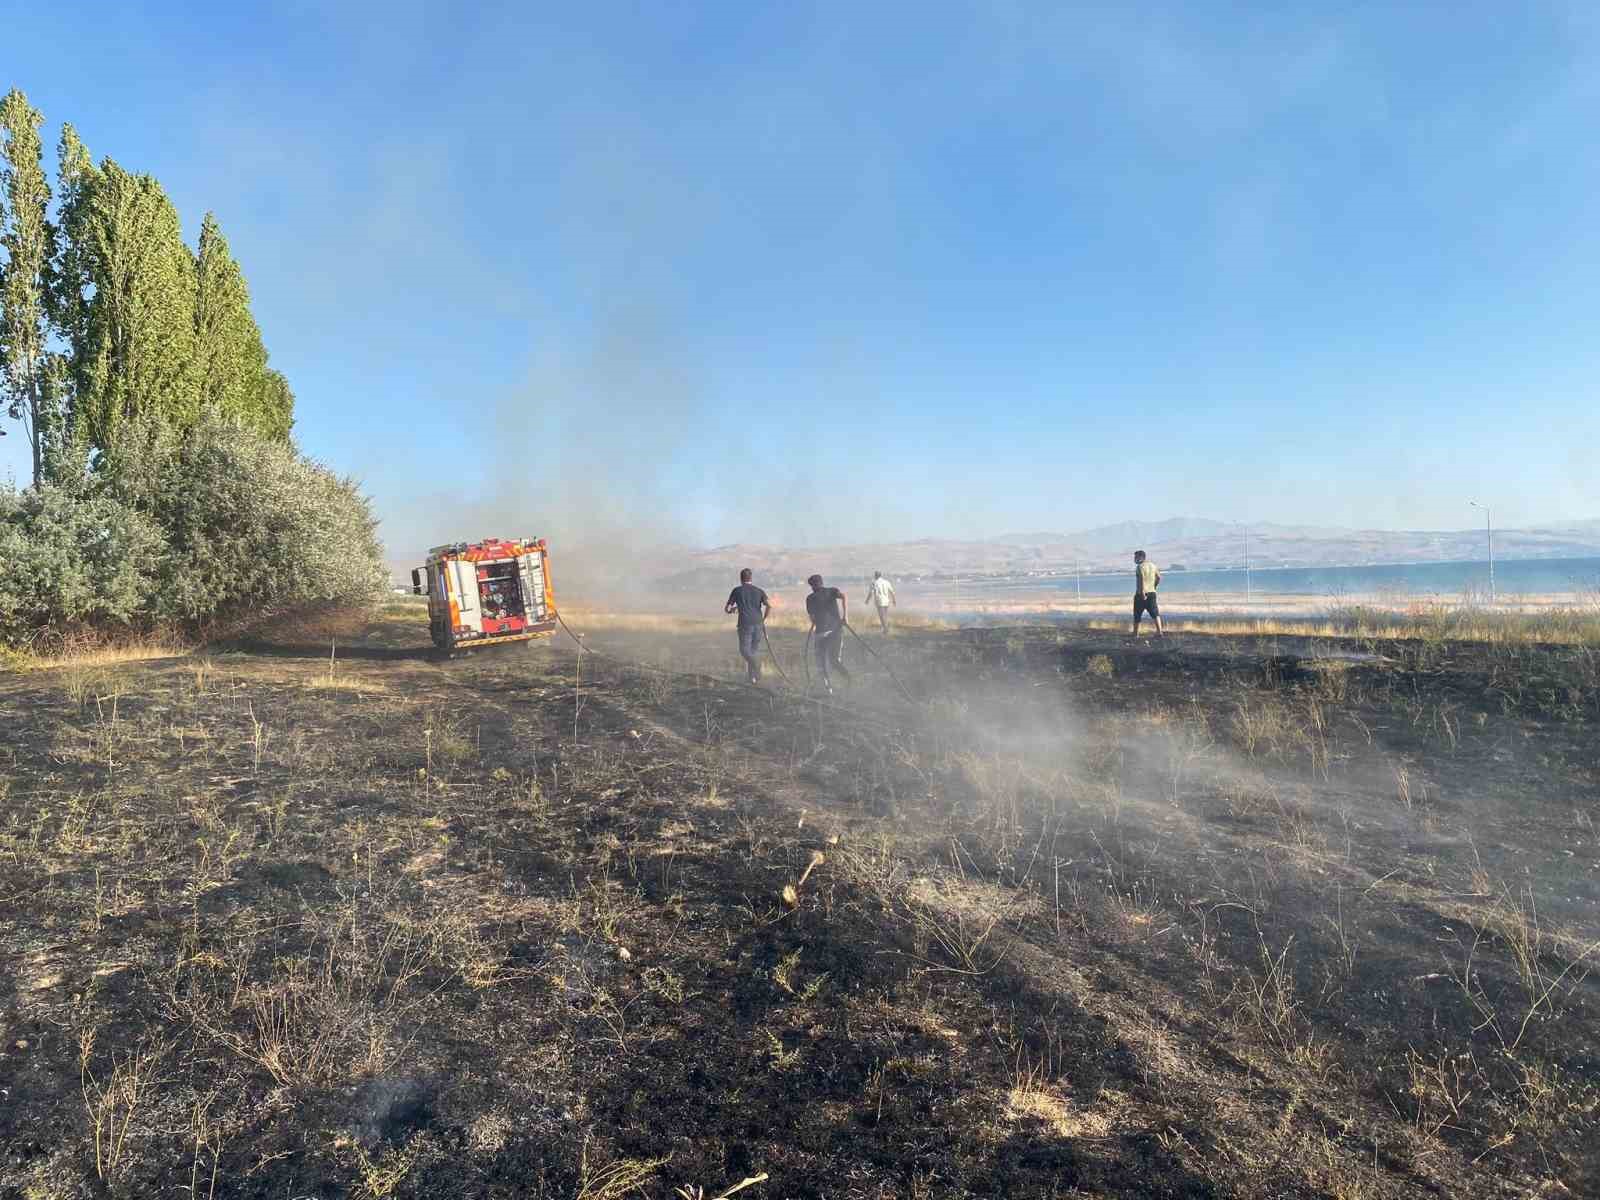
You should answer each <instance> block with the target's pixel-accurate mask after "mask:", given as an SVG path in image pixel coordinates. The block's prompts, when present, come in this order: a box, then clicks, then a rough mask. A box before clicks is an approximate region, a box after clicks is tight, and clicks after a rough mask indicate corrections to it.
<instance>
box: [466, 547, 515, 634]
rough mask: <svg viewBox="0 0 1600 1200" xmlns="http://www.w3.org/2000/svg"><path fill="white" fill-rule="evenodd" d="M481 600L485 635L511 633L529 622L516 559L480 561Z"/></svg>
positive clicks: (479, 600)
mask: <svg viewBox="0 0 1600 1200" xmlns="http://www.w3.org/2000/svg"><path fill="white" fill-rule="evenodd" d="M478 603H479V605H480V606H481V607H482V611H483V632H484V633H486V634H495V633H511V632H513V631H515V630H518V629H522V628H524V627H525V626H526V625H527V610H526V608H525V607H524V604H523V599H522V584H521V581H520V580H519V579H518V577H517V563H516V560H515V559H507V560H505V561H503V562H491V563H479V564H478Z"/></svg>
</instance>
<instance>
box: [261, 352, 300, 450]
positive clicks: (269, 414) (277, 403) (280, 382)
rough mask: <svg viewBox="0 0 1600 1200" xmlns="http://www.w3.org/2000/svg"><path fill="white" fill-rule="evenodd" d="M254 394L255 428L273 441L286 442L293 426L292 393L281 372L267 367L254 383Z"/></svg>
mask: <svg viewBox="0 0 1600 1200" xmlns="http://www.w3.org/2000/svg"><path fill="white" fill-rule="evenodd" d="M256 393H257V395H256V402H255V408H256V412H257V414H258V416H257V420H256V428H257V429H259V430H260V431H261V432H262V433H263V434H264V435H266V436H267V437H269V438H272V439H274V440H275V441H279V442H287V441H288V440H289V430H290V429H291V428H293V426H294V393H293V392H292V391H290V390H289V381H288V380H287V379H285V378H284V377H283V372H282V371H274V370H273V369H272V368H271V367H268V368H267V369H266V370H265V371H263V372H261V378H260V379H258V380H257V381H256Z"/></svg>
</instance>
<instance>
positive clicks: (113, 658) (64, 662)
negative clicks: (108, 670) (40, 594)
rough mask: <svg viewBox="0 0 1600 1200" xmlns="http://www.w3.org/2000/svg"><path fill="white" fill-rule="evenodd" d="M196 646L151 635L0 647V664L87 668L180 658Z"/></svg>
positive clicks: (19, 668)
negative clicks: (39, 647) (33, 648)
mask: <svg viewBox="0 0 1600 1200" xmlns="http://www.w3.org/2000/svg"><path fill="white" fill-rule="evenodd" d="M193 649H194V646H193V644H192V643H188V642H185V641H183V640H181V639H179V638H176V637H172V636H152V637H146V638H138V639H132V640H128V641H119V642H111V643H106V644H95V643H92V642H88V641H80V642H76V643H72V644H69V645H67V646H64V647H62V648H59V649H56V650H47V651H42V652H37V653H35V652H30V651H26V650H19V649H16V648H10V649H0V655H4V657H3V658H0V666H5V667H6V668H7V669H9V670H13V671H54V670H66V671H88V670H94V669H97V668H104V667H115V666H120V665H123V664H126V663H141V662H150V661H151V660H153V659H162V658H178V657H181V656H182V655H185V654H189V653H190V652H192V651H193Z"/></svg>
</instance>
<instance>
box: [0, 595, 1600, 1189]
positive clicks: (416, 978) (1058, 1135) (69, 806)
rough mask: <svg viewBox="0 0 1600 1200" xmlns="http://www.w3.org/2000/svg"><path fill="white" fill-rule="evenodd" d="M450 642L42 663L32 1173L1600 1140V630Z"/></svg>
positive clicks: (12, 1104) (1184, 1175)
mask: <svg viewBox="0 0 1600 1200" xmlns="http://www.w3.org/2000/svg"><path fill="white" fill-rule="evenodd" d="M419 633H421V634H422V637H420V638H419V637H418V636H417V635H418V634H419ZM800 636H801V634H800V631H798V630H791V629H786V628H782V627H780V628H777V629H775V630H774V642H775V644H776V646H777V649H778V652H779V654H780V655H785V656H786V661H789V662H797V661H798V653H799V649H800ZM424 640H425V629H423V628H420V627H419V626H418V622H417V618H416V613H415V609H414V607H412V606H408V605H395V606H392V607H391V608H389V609H387V610H385V611H384V612H383V613H381V614H379V616H378V618H377V619H376V620H375V621H374V622H373V623H372V624H371V625H370V626H369V627H368V628H366V629H361V628H352V627H351V626H350V624H349V623H348V622H347V623H345V624H343V625H341V626H340V627H338V628H337V629H332V630H330V629H323V628H318V629H315V630H309V631H307V630H296V631H294V632H293V634H292V635H291V636H289V637H288V638H287V639H286V641H285V643H284V644H283V645H282V646H280V647H278V648H277V649H276V650H274V649H273V647H272V646H271V645H270V644H269V645H267V646H257V647H255V648H253V649H252V650H250V651H248V652H238V651H234V650H228V649H225V648H218V649H214V650H213V651H212V652H211V653H209V654H207V655H203V656H194V655H191V656H184V657H176V656H173V655H171V654H166V655H163V656H159V657H149V658H145V657H138V656H135V657H128V658H123V659H119V660H116V661H97V660H84V661H68V662H64V663H59V664H56V665H53V666H49V667H40V666H38V665H37V664H35V667H34V669H30V670H28V671H26V672H20V673H14V674H13V675H12V676H10V677H8V678H7V679H6V680H4V681H3V683H0V717H3V719H4V720H5V721H6V723H7V728H8V730H10V731H12V732H13V733H14V736H13V737H12V738H11V739H10V741H11V744H10V745H9V746H8V748H7V750H6V751H5V752H3V755H0V928H3V929H4V931H5V937H4V941H3V948H0V954H3V955H4V956H5V958H6V960H7V961H6V967H7V972H6V977H8V978H10V979H12V980H13V981H14V983H13V984H12V986H11V987H10V989H9V993H8V994H0V1038H3V1040H0V1088H3V1089H4V1090H5V1095H6V1103H5V1105H4V1106H0V1107H3V1112H0V1143H3V1144H4V1145H5V1146H6V1147H7V1153H6V1157H5V1158H4V1160H3V1161H0V1194H17V1195H22V1196H26V1197H29V1198H30V1200H48V1198H52V1197H65V1196H69V1195H78V1194H82V1190H83V1189H84V1188H87V1189H88V1190H89V1191H90V1192H91V1193H94V1194H104V1195H113V1196H141V1195H154V1194H159V1193H161V1192H163V1191H174V1190H178V1191H181V1190H183V1189H187V1190H188V1194H190V1195H193V1196H199V1195H205V1196H209V1197H217V1196H269V1195H273V1196H275V1195H284V1194H290V1195H297V1194H322V1193H326V1194H345V1195H351V1196H373V1197H379V1196H428V1195H445V1194H449V1195H462V1196H498V1195H506V1196H510V1195H519V1196H520V1195H534V1196H539V1195H544V1196H564V1197H566V1196H578V1197H614V1198H620V1197H624V1196H633V1195H651V1196H673V1195H676V1196H683V1197H692V1198H696V1200H704V1198H707V1197H718V1196H729V1195H732V1194H734V1193H735V1192H741V1193H743V1194H745V1195H818V1196H821V1195H828V1196H835V1195H860V1196H869V1195H871V1196H878V1195H891V1194H892V1195H904V1196H918V1195H920V1196H934V1195H952V1196H953V1195H971V1194H996V1193H999V1192H1002V1191H1004V1192H1009V1193H1010V1194H1013V1195H1068V1194H1072V1192H1073V1190H1074V1189H1077V1190H1078V1191H1080V1192H1084V1193H1097V1194H1098V1193H1108V1194H1124V1195H1130V1196H1133V1195H1148V1194H1157V1193H1163V1192H1164V1193H1166V1194H1214V1195H1238V1196H1268V1195H1273V1196H1276V1195H1332V1196H1343V1197H1379V1196H1405V1195H1413V1194H1415V1193H1416V1191H1417V1190H1418V1189H1419V1188H1422V1187H1429V1188H1433V1189H1435V1190H1439V1191H1442V1192H1445V1193H1447V1194H1465V1193H1471V1194H1482V1195H1496V1194H1503V1195H1525V1194H1540V1193H1543V1194H1563V1192H1562V1189H1565V1192H1566V1193H1570V1194H1584V1192H1585V1191H1587V1190H1590V1189H1592V1188H1593V1187H1595V1186H1596V1182H1597V1180H1600V1175H1597V1173H1596V1171H1597V1166H1596V1160H1595V1151H1594V1149H1593V1148H1592V1147H1591V1146H1590V1145H1589V1144H1588V1142H1589V1141H1590V1139H1588V1138H1587V1137H1586V1132H1585V1131H1586V1130H1587V1129H1588V1128H1590V1127H1591V1126H1592V1123H1593V1121H1594V1120H1595V1119H1596V1115H1597V1114H1596V1109H1597V1107H1600V1099H1597V1092H1596V1090H1595V1089H1596V1081H1597V1070H1596V1067H1595V1062H1596V1058H1595V1054H1596V1049H1597V1047H1600V1026H1597V1017H1596V1009H1595V1002H1596V999H1597V997H1596V995H1595V989H1594V984H1593V982H1592V980H1591V972H1592V968H1593V965H1594V962H1595V959H1596V957H1597V954H1600V946H1597V944H1596V925H1597V922H1596V919H1595V916H1594V911H1595V910H1594V907H1593V906H1594V903H1595V889H1596V886H1597V885H1596V882H1595V879H1594V876H1593V871H1592V864H1593V863H1594V862H1595V861H1600V846H1597V843H1596V831H1595V821H1596V819H1597V817H1600V799H1597V796H1600V792H1597V789H1596V787H1595V783H1596V779H1597V774H1596V772H1597V769H1600V763H1597V760H1596V754H1595V739H1594V737H1593V732H1594V729H1593V726H1594V722H1595V721H1596V719H1597V717H1600V708H1597V705H1600V688H1597V685H1596V678H1595V674H1594V662H1593V658H1592V656H1588V655H1586V653H1585V651H1584V647H1582V646H1574V645H1559V646H1538V645H1534V644H1531V643H1528V642H1523V641H1518V640H1514V639H1501V640H1499V641H1496V642H1478V643H1472V644H1469V643H1463V642H1458V641H1452V640H1450V639H1449V638H1447V637H1439V638H1413V639H1409V640H1408V639H1403V638H1401V639H1385V640H1383V642H1382V644H1381V645H1377V644H1376V642H1375V641H1374V640H1373V639H1367V640H1363V639H1361V638H1359V637H1358V638H1355V639H1351V640H1349V641H1348V642H1344V643H1329V642H1327V641H1326V640H1325V639H1324V640H1320V641H1317V642H1316V643H1313V642H1311V641H1310V640H1308V639H1301V638H1296V637H1293V636H1291V635H1286V634H1282V633H1277V632H1274V633H1271V634H1269V635H1265V636H1251V637H1235V638H1231V639H1230V638H1222V637H1214V638H1208V639H1206V640H1205V642H1204V644H1203V645H1201V646H1198V647H1197V646H1195V644H1194V643H1193V642H1190V643H1186V649H1184V650H1182V651H1180V650H1177V649H1173V648H1166V649H1162V648H1155V647H1149V646H1142V645H1141V646H1131V645H1129V644H1128V643H1127V642H1125V641H1124V640H1122V639H1120V638H1112V637H1107V636H1105V635H1103V634H1099V633H1096V632H1094V631H1088V630H1081V629H1079V630H1070V629H1069V630H1051V629H1029V628H1023V629H1011V630H954V629H946V628H939V627H929V628H926V629H915V630H902V631H900V632H898V633H897V634H896V636H895V637H894V638H893V639H890V640H887V641H885V640H879V639H876V637H875V638H874V645H876V646H877V647H879V648H880V649H881V650H882V651H883V652H885V653H893V655H894V656H895V662H896V668H897V671H899V672H900V673H901V675H902V676H903V678H904V679H905V680H906V681H907V683H908V684H909V685H910V686H911V688H912V690H913V691H914V692H916V693H918V694H919V695H923V696H926V697H929V699H930V702H929V703H927V704H925V705H921V706H918V707H915V708H913V707H911V706H908V705H906V704H904V703H903V702H902V701H901V700H899V699H898V697H897V694H896V693H895V691H894V690H893V689H892V688H890V686H889V685H888V682H887V680H879V679H876V678H875V677H874V676H873V674H872V672H871V670H870V666H869V665H868V664H866V663H863V669H862V670H861V671H859V672H858V675H859V676H861V681H860V682H859V683H858V684H857V685H856V688H855V690H854V691H852V692H851V693H849V694H848V695H847V696H846V697H844V698H843V701H842V703H840V704H839V705H837V706H822V705H815V704H811V703H808V702H806V701H805V700H804V698H803V697H801V696H799V695H798V694H797V693H795V692H794V691H793V690H792V689H790V688H788V687H786V686H784V685H782V684H781V683H780V682H776V681H773V682H772V683H771V685H770V686H769V687H768V688H767V689H765V690H755V689H747V688H744V687H741V686H739V685H737V684H736V683H733V682H728V683H724V682H722V681H721V680H722V678H723V677H726V678H728V679H729V680H730V681H731V680H733V679H734V678H736V672H737V671H738V665H737V663H736V662H733V661H732V660H731V656H730V654H729V649H730V648H729V647H728V646H727V645H726V644H725V642H726V641H727V638H726V637H725V636H724V635H723V634H722V632H721V631H718V633H717V634H715V635H712V634H710V633H707V632H704V631H703V630H701V629H699V628H698V627H683V626H680V625H677V624H675V623H667V624H662V623H660V622H656V623H654V624H652V623H648V622H646V623H643V624H639V623H636V624H634V625H630V624H629V623H628V622H627V621H625V620H623V619H621V618H618V619H616V620H613V621H611V622H603V623H602V628H600V629H599V631H598V632H596V634H595V635H594V638H593V641H594V642H595V643H597V644H608V645H610V646H611V647H612V648H613V649H615V651H616V652H617V653H616V657H615V659H613V658H603V657H601V656H598V655H597V656H590V655H585V656H584V662H583V664H582V670H581V673H576V672H575V671H574V663H573V661H572V655H571V654H569V653H567V652H566V651H565V650H564V649H562V648H560V647H557V646H550V645H545V646H538V647H535V648H532V649H530V650H522V649H518V650H513V651H502V652H499V653H492V654H484V655H480V656H477V657H474V658H469V659H467V660H463V661H457V662H451V663H440V662H436V661H432V660H431V659H429V658H428V657H427V656H426V655H425V654H423V653H421V652H420V651H419V652H418V653H417V654H416V655H414V656H408V652H407V648H408V647H414V646H418V645H419V644H420V643H421V642H422V641H424ZM629 658H634V659H637V660H639V661H641V662H665V663H671V664H673V665H688V664H694V666H695V670H696V672H697V673H696V674H693V675H682V674H676V673H674V672H673V671H672V670H670V669H668V670H651V669H644V668H642V667H632V666H628V665H626V663H625V662H624V661H620V660H626V659H629ZM578 687H581V689H582V691H581V698H580V696H579V694H578V691H577V688H578ZM7 1189H9V1193H8V1192H7Z"/></svg>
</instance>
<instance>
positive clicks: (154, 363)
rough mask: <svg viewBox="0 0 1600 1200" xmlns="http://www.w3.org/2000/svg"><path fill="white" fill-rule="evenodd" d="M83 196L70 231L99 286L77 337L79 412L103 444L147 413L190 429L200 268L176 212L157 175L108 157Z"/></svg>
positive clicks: (95, 441) (195, 404) (92, 437)
mask: <svg viewBox="0 0 1600 1200" xmlns="http://www.w3.org/2000/svg"><path fill="white" fill-rule="evenodd" d="M75 200H76V207H77V208H78V211H75V212H74V219H73V221H72V223H71V224H70V225H68V226H67V227H66V231H67V234H68V236H69V237H70V238H71V239H72V240H73V242H74V246H73V250H74V254H75V256H76V257H77V258H79V259H80V260H81V265H80V269H81V270H82V273H83V275H84V277H85V278H86V279H87V281H88V283H89V284H90V285H91V286H92V288H93V292H92V294H90V295H89V296H88V298H87V301H86V305H85V308H84V310H83V312H82V314H81V319H80V320H79V321H78V322H77V325H78V327H77V328H75V329H74V330H73V331H72V336H73V338H74V340H73V345H72V354H73V359H74V367H75V374H76V376H77V395H76V397H75V407H76V415H77V419H78V420H79V421H81V422H83V423H84V425H85V432H86V433H87V438H88V442H89V444H91V445H94V446H98V447H101V448H104V447H105V446H107V445H108V444H110V441H111V438H112V435H113V434H114V433H115V431H116V428H117V426H118V425H119V424H120V423H121V422H123V421H124V420H127V419H128V418H130V417H134V416H138V415H140V414H148V415H151V416H154V417H158V418H160V419H161V420H163V421H166V422H168V423H170V424H172V425H175V426H178V427H180V428H181V427H186V426H189V425H192V424H193V423H194V421H195V418H196V417H197V416H198V415H199V411H200V386H199V371H198V369H197V368H198V362H197V356H196V354H195V321H194V312H195V281H194V269H195V268H194V256H193V255H192V254H190V253H189V248H188V247H187V246H185V245H184V243H183V231H182V229H181V227H180V226H179V223H178V213H177V210H175V209H174V208H173V207H172V202H171V201H170V200H168V199H167V196H166V193H165V192H163V191H162V190H161V185H160V184H159V183H157V182H156V181H155V179H154V178H152V177H151V176H149V175H132V174H129V173H128V172H127V171H124V170H123V169H122V168H121V167H119V166H118V165H117V164H116V163H115V162H114V161H112V160H111V159H109V158H107V159H106V160H105V161H104V162H102V163H101V165H100V167H99V168H98V170H97V171H95V172H94V174H93V175H92V176H91V177H89V178H88V182H87V184H86V186H85V187H84V189H83V191H82V194H81V195H80V196H78V197H76V198H75ZM81 295H82V293H80V296H81ZM66 307H67V308H68V309H69V310H70V308H71V303H70V297H69V300H68V304H67V306H66Z"/></svg>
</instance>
